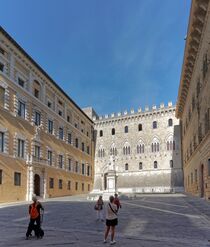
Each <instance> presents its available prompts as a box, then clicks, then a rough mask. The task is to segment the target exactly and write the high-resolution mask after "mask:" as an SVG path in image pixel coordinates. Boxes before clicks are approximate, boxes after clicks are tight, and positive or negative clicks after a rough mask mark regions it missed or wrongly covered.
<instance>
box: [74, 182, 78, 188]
mask: <svg viewBox="0 0 210 247" xmlns="http://www.w3.org/2000/svg"><path fill="white" fill-rule="evenodd" d="M75 190H78V182H75Z"/></svg>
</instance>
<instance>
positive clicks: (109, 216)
mask: <svg viewBox="0 0 210 247" xmlns="http://www.w3.org/2000/svg"><path fill="white" fill-rule="evenodd" d="M109 204H110V206H111V207H112V209H113V211H114V212H116V214H115V213H114V212H113V211H112V210H111V208H110V206H109ZM106 219H107V220H114V219H117V206H116V205H115V204H114V203H110V202H109V203H108V204H107V205H106Z"/></svg>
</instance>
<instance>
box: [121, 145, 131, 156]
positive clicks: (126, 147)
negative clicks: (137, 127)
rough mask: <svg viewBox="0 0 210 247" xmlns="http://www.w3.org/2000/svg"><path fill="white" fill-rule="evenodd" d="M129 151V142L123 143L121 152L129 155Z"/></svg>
mask: <svg viewBox="0 0 210 247" xmlns="http://www.w3.org/2000/svg"><path fill="white" fill-rule="evenodd" d="M130 153H131V148H130V145H129V143H125V145H124V147H123V154H124V155H130Z"/></svg>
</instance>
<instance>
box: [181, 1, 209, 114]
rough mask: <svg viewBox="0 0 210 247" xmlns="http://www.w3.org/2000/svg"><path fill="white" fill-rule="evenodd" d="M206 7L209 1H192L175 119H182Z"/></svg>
mask: <svg viewBox="0 0 210 247" xmlns="http://www.w3.org/2000/svg"><path fill="white" fill-rule="evenodd" d="M208 6H209V0H192V4H191V9H190V17H189V24H188V30H187V39H186V44H185V51H184V59H183V64H182V72H181V78H180V85H179V92H178V100H177V108H176V117H177V118H182V114H183V110H184V105H185V101H186V98H187V95H188V89H189V86H190V81H191V79H192V74H193V71H194V67H195V63H196V59H197V57H198V52H199V46H200V43H201V39H202V35H203V27H204V25H205V20H206V16H207V10H208Z"/></svg>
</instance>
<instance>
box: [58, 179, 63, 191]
mask: <svg viewBox="0 0 210 247" xmlns="http://www.w3.org/2000/svg"><path fill="white" fill-rule="evenodd" d="M58 187H59V189H62V188H63V180H62V179H59V180H58Z"/></svg>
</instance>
